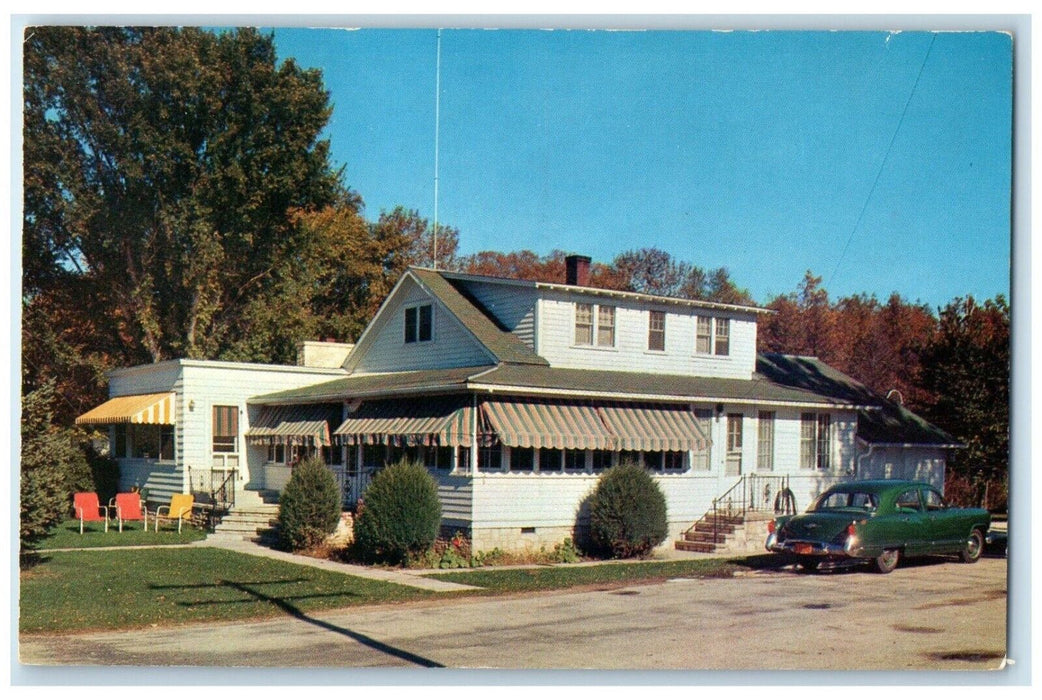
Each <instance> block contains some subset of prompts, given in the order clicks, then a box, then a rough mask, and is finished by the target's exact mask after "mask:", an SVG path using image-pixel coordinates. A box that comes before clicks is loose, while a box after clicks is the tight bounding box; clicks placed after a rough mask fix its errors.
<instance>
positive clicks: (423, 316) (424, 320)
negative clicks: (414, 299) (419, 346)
mask: <svg viewBox="0 0 1042 700" xmlns="http://www.w3.org/2000/svg"><path fill="white" fill-rule="evenodd" d="M432 326H433V316H432V309H431V305H430V304H424V305H423V306H411V307H409V308H407V309H406V310H405V342H406V343H422V342H426V341H428V340H430V339H431V328H432Z"/></svg>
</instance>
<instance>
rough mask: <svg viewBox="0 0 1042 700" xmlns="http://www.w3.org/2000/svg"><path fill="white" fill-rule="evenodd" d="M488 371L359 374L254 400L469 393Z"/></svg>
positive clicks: (458, 369) (310, 400)
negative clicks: (470, 383)
mask: <svg viewBox="0 0 1042 700" xmlns="http://www.w3.org/2000/svg"><path fill="white" fill-rule="evenodd" d="M494 367H495V365H487V366H484V367H455V368H452V369H438V370H417V371H412V372H387V373H381V374H359V375H352V376H350V377H344V378H342V379H334V380H333V381H330V382H322V383H321V384H312V385H311V386H305V387H301V388H299V389H290V390H288V391H279V392H275V393H272V394H263V395H261V396H254V397H252V398H251V399H250V403H253V404H280V403H285V404H297V403H313V402H319V401H347V400H350V399H353V398H359V397H365V396H391V395H394V394H399V393H421V392H435V391H437V392H440V393H452V392H454V391H465V390H466V388H467V378H468V377H470V376H471V375H474V374H479V373H481V372H483V371H486V370H489V369H493V368H494Z"/></svg>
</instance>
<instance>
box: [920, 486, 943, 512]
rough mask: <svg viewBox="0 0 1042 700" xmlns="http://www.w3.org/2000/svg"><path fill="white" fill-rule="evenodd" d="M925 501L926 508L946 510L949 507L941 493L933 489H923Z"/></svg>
mask: <svg viewBox="0 0 1042 700" xmlns="http://www.w3.org/2000/svg"><path fill="white" fill-rule="evenodd" d="M923 501H924V502H925V503H926V510H944V509H945V508H947V507H948V504H946V503H945V502H944V498H942V497H941V494H939V493H937V492H936V491H934V490H933V489H927V490H925V491H923Z"/></svg>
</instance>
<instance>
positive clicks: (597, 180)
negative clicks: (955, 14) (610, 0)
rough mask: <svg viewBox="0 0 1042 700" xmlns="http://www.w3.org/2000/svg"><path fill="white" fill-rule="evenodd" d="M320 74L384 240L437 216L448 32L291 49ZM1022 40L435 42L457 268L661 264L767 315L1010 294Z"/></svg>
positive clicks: (600, 37)
mask: <svg viewBox="0 0 1042 700" xmlns="http://www.w3.org/2000/svg"><path fill="white" fill-rule="evenodd" d="M275 40H276V46H277V49H278V53H279V56H280V58H287V57H293V58H294V59H295V60H296V61H297V62H298V63H300V64H302V65H304V66H308V67H316V68H320V69H322V71H323V74H324V80H325V84H326V86H327V88H328V89H329V90H330V92H331V100H332V102H333V105H334V112H333V116H332V119H331V121H330V124H329V127H328V130H327V136H328V137H329V139H330V141H331V144H332V153H333V158H334V161H335V162H336V163H337V164H338V165H343V166H345V167H346V176H345V180H346V182H347V184H348V185H350V186H351V187H352V188H353V189H355V190H357V191H358V192H359V193H360V194H361V195H362V197H363V198H364V200H365V202H366V214H367V216H368V217H369V218H370V219H375V218H376V217H377V216H378V215H379V212H380V211H381V210H386V209H391V208H393V207H394V206H396V205H398V204H401V205H404V206H406V207H408V208H413V209H418V210H419V211H420V213H421V214H422V215H423V216H426V217H428V218H431V217H432V216H433V213H434V131H435V129H434V104H435V99H434V93H435V57H436V32H435V31H434V30H432V29H423V30H419V29H417V30H379V29H361V30H354V31H348V30H343V29H324V30H319V29H278V30H276V32H275ZM1011 81H1012V44H1011V40H1010V38H1009V37H1008V36H1007V35H1005V34H998V33H967V32H962V33H939V34H930V33H925V32H904V33H897V34H888V33H885V32H793V31H761V32H707V31H645V32H642V31H583V30H571V31H565V30H557V31H539V30H481V29H459V30H444V31H443V32H442V48H441V129H440V177H439V205H438V208H439V220H440V221H441V222H442V223H444V224H447V225H451V226H454V227H456V228H458V229H459V231H460V248H461V252H462V253H472V252H476V251H479V250H489V249H492V250H503V251H507V250H519V249H523V248H527V249H530V250H534V251H536V252H537V253H540V254H545V253H548V252H549V251H551V250H553V249H554V248H561V249H564V250H567V251H569V252H578V253H585V254H588V255H590V256H592V257H593V258H594V260H599V261H605V262H606V261H610V260H611V259H612V258H613V257H614V256H615V255H616V254H618V253H620V252H622V251H624V250H628V249H633V248H641V247H649V246H656V247H659V248H662V249H664V250H667V251H669V252H670V253H671V254H672V255H674V256H675V257H676V258H678V259H682V260H687V261H689V262H692V263H694V264H697V265H700V266H702V267H706V268H713V267H719V266H724V267H727V268H728V269H729V270H730V272H731V276H732V278H733V279H734V280H735V281H736V282H737V283H738V284H739V285H740V286H743V287H746V288H748V289H749V291H750V292H751V293H752V295H753V297H754V299H756V300H757V301H758V302H766V301H767V300H768V299H769V298H770V297H771V296H773V295H775V294H779V293H786V292H791V291H794V290H795V288H796V285H797V283H798V282H799V281H800V280H801V279H802V277H803V274H804V272H805V271H806V270H808V269H810V270H812V271H813V272H814V274H816V275H820V276H822V277H823V278H824V281H825V284H826V287H827V289H828V290H829V292H830V294H831V295H832V296H833V297H834V298H835V297H837V296H845V295H848V294H853V293H861V292H865V293H869V294H875V295H877V296H878V297H880V298H881V299H885V298H886V297H887V296H889V294H890V293H891V292H893V291H897V292H898V293H900V294H901V295H902V296H904V297H905V298H907V299H909V300H911V301H916V300H919V301H922V302H924V303H927V304H930V305H931V306H938V305H943V304H945V303H947V302H948V301H950V300H951V299H953V298H955V297H957V296H965V295H967V294H973V295H974V296H976V297H978V298H984V297H991V296H994V295H995V294H999V293H1002V294H1006V295H1008V294H1009V265H1010V257H1009V256H1010V189H1011V188H1010V180H1011V176H1010V167H1011V166H1010V152H1011V127H1010V124H1011V108H1012V103H1011Z"/></svg>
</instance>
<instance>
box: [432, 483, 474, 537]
mask: <svg viewBox="0 0 1042 700" xmlns="http://www.w3.org/2000/svg"><path fill="white" fill-rule="evenodd" d="M432 475H433V476H434V479H435V481H437V482H438V498H439V499H440V500H441V519H442V521H443V522H448V523H449V524H450V526H458V527H459V528H460V529H465V528H469V527H470V525H471V519H472V513H473V505H474V488H473V483H472V480H471V478H470V477H469V476H457V475H452V474H446V473H444V472H437V473H435V472H432Z"/></svg>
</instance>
